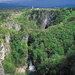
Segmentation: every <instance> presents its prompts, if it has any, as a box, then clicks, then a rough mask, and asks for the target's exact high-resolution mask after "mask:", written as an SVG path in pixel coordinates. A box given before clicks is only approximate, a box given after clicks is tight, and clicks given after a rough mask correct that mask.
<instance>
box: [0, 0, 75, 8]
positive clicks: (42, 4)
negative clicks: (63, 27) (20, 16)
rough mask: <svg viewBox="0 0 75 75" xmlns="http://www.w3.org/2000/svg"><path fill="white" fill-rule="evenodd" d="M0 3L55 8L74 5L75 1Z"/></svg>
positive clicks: (9, 0) (8, 0) (15, 0)
mask: <svg viewBox="0 0 75 75" xmlns="http://www.w3.org/2000/svg"><path fill="white" fill-rule="evenodd" d="M0 3H9V4H17V5H21V6H35V7H55V6H65V5H66V6H67V5H70V6H71V5H73V6H74V5H75V0H0Z"/></svg>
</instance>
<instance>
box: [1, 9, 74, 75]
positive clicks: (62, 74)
mask: <svg viewBox="0 0 75 75" xmlns="http://www.w3.org/2000/svg"><path fill="white" fill-rule="evenodd" d="M19 9H20V10H19ZM6 11H7V12H6ZM74 25H75V8H54V9H42V8H41V9H36V8H34V9H30V8H29V9H26V8H25V9H24V8H22V9H21V8H17V9H13V10H9V9H6V10H4V9H1V12H0V45H1V44H2V43H3V44H4V49H5V50H4V52H5V57H4V60H3V61H2V60H1V59H0V61H2V65H3V68H4V72H5V75H8V74H9V75H26V73H20V72H18V71H16V69H17V68H18V69H19V68H20V67H21V68H22V67H23V66H25V65H28V56H30V58H31V60H32V63H33V64H34V65H35V68H36V70H37V73H38V75H75V58H74V57H75V26H74ZM7 36H8V37H10V38H8V39H7V40H9V42H8V41H7V40H6V38H7ZM7 47H8V48H9V50H8V49H7ZM27 67H28V66H27ZM27 67H26V69H25V70H27Z"/></svg>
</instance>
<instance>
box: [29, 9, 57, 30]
mask: <svg viewBox="0 0 75 75" xmlns="http://www.w3.org/2000/svg"><path fill="white" fill-rule="evenodd" d="M55 14H56V11H55V10H33V11H32V12H31V14H30V16H28V17H29V19H30V20H34V21H36V25H41V26H40V28H41V29H45V28H47V27H49V26H50V21H51V19H52V18H53V17H54V16H55Z"/></svg>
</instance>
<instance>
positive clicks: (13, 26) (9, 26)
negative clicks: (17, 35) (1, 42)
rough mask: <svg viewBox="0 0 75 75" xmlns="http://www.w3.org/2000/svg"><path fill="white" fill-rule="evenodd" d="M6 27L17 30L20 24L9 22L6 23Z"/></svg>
mask: <svg viewBox="0 0 75 75" xmlns="http://www.w3.org/2000/svg"><path fill="white" fill-rule="evenodd" d="M8 29H14V30H16V31H19V30H20V29H21V27H20V25H18V24H16V23H11V24H10V25H8Z"/></svg>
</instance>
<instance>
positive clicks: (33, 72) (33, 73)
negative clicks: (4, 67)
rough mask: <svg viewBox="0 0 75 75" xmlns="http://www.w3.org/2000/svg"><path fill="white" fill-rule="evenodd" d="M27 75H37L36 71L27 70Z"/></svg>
mask: <svg viewBox="0 0 75 75" xmlns="http://www.w3.org/2000/svg"><path fill="white" fill-rule="evenodd" d="M27 75H38V74H37V72H36V71H30V70H27Z"/></svg>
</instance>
